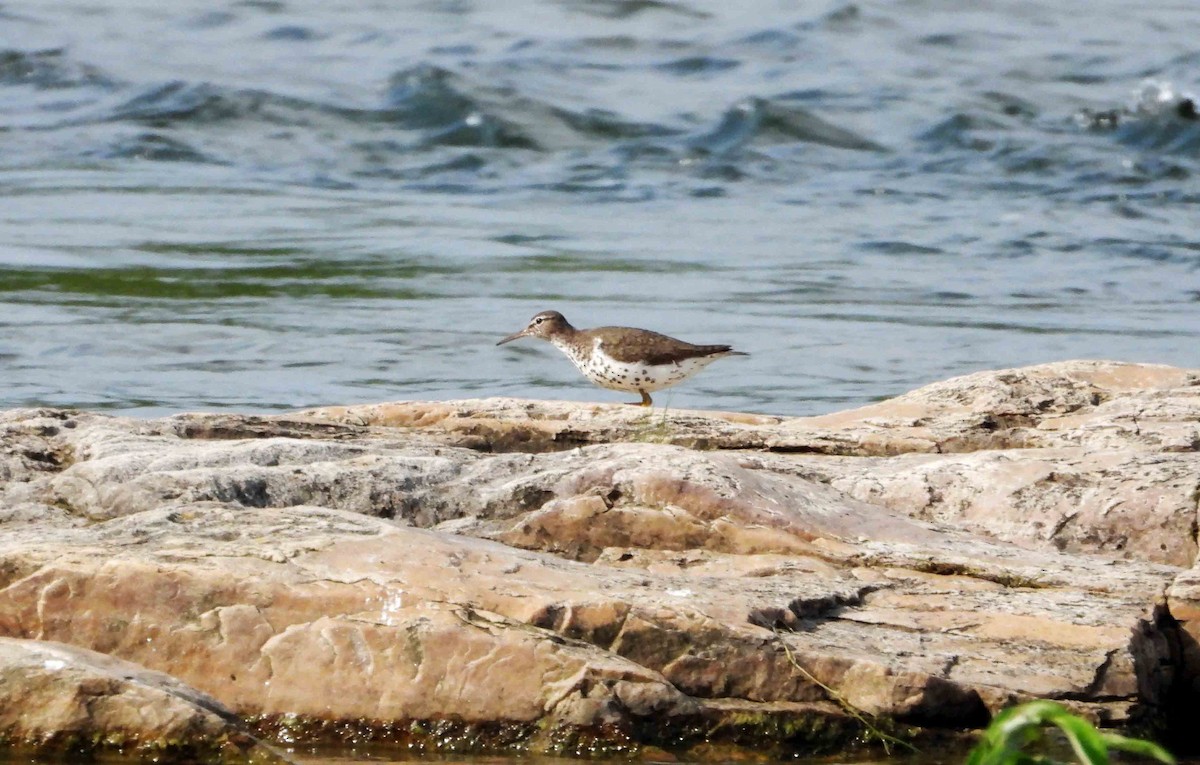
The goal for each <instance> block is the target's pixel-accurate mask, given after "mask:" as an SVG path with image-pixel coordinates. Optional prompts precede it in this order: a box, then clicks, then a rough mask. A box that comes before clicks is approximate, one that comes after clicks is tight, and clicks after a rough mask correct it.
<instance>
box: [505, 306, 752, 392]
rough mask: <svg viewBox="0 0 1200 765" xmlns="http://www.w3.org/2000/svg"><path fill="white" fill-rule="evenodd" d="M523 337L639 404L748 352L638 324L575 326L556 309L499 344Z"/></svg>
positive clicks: (593, 380)
mask: <svg viewBox="0 0 1200 765" xmlns="http://www.w3.org/2000/svg"><path fill="white" fill-rule="evenodd" d="M522 337H537V338H541V339H542V340H546V341H548V342H549V343H550V344H551V345H553V346H554V347H555V348H557V349H559V350H560V351H562V352H563V353H565V354H566V355H567V358H569V359H570V360H571V363H573V364H574V365H575V367H576V368H577V369H578V370H579V371H580V372H582V373H583V376H584V377H586V378H587V379H589V380H591V381H592V382H593V383H595V384H596V385H599V386H600V387H601V388H608V389H609V390H619V391H627V392H629V393H640V394H641V396H642V400H641V401H632V402H630V403H631V404H633V405H635V406H651V405H653V403H654V401H653V400H652V399H651V398H650V394H651V393H652V392H654V391H656V390H662V389H663V388H667V387H670V386H672V385H675V384H676V383H679V382H682V381H684V380H686V379H687V378H689V377H691V376H692V375H694V374H696V373H697V372H699V371H700V370H701V369H703V368H704V367H706V366H708V365H709V364H711V363H712V362H714V361H716V360H717V359H722V358H725V357H726V356H749V355H750V354H748V353H743V352H742V351H735V350H733V348H731V347H730V346H728V345H693V344H691V343H686V342H684V341H683V340H676V339H675V338H673V337H668V336H667V335H663V334H659V333H658V332H651V331H650V330H648V329H637V328H636V327H596V328H595V329H576V328H575V327H573V326H571V323H570V322H569V321H567V319H566V317H565V316H563V315H562V314H561V313H559V312H558V311H542V312H541V313H539V314H537V315H536V316H534V317H533V318H532V319H530V320H529V323H528V324H527V325H526V326H525V329H522V330H521V331H520V332H514V333H513V334H511V335H509V336H508V337H506V338H504V339H503V340H501V341H500V342H498V343H496V345H504V344H505V343H511V342H512V341H513V340H518V339H520V338H522Z"/></svg>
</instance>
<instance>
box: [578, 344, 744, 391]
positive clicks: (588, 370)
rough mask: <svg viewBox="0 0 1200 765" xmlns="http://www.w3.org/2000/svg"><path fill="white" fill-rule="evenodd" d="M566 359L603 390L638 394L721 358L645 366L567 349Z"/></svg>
mask: <svg viewBox="0 0 1200 765" xmlns="http://www.w3.org/2000/svg"><path fill="white" fill-rule="evenodd" d="M561 350H562V351H563V352H564V353H566V354H567V358H569V359H571V362H572V363H573V364H575V366H576V368H578V369H579V371H580V372H582V373H583V376H584V377H586V378H587V379H589V380H591V381H592V382H593V383H595V384H596V385H599V386H600V387H601V388H608V389H610V390H620V391H628V392H630V393H639V392H641V391H646V392H647V393H653V392H654V391H656V390H662V389H663V388H668V387H670V386H672V385H675V384H676V383H679V382H682V381H683V380H686V379H687V378H689V377H691V376H692V375H694V374H696V373H697V372H699V371H700V370H701V369H704V367H706V366H708V365H709V364H711V363H712V362H714V361H716V360H717V359H718V358H720V357H719V356H702V357H698V358H693V359H684V360H683V361H680V362H678V363H674V364H654V365H650V364H642V363H640V362H634V363H629V362H622V361H617V360H616V359H614V358H612V357H611V356H609V355H607V354H605V353H603V352H602V351H600V350H599V349H595V350H593V351H592V354H591V356H590V357H588V358H583V357H580V356H577V355H576V354H574V353H572V352H571V351H570V350H569V349H567V348H562V349H561Z"/></svg>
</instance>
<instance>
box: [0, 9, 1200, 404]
mask: <svg viewBox="0 0 1200 765" xmlns="http://www.w3.org/2000/svg"><path fill="white" fill-rule="evenodd" d="M1198 28H1200V6H1198V5H1196V4H1195V3H1193V2H1190V0H1189V1H1188V2H1175V3H1158V4H1154V5H1147V6H1145V7H1136V8H1135V7H1128V4H1125V3H1118V2H1115V1H1112V0H1103V1H1102V2H1062V3H1030V2H1016V1H1013V2H995V1H993V2H985V3H977V4H973V5H972V7H971V8H970V9H967V10H964V9H961V8H960V5H959V4H958V3H952V2H948V1H940V0H910V1H908V2H883V3H872V4H865V3H864V4H861V5H854V4H847V3H841V2H830V3H819V4H796V3H789V2H776V1H775V0H749V1H748V2H739V3H725V2H692V1H691V0H689V1H687V2H675V1H674V0H557V1H551V0H510V1H509V2H504V3H493V2H483V1H482V0H479V1H472V0H424V1H422V2H410V3H395V2H391V1H390V0H389V1H388V2H383V1H380V2H369V1H367V0H361V1H359V2H349V1H348V0H343V1H342V2H328V1H326V2H315V1H312V0H303V1H302V0H280V1H275V0H242V1H236V2H231V1H230V0H216V1H215V2H214V0H204V1H203V2H201V1H200V0H174V1H173V2H170V3H164V2H162V0H90V1H85V0H77V1H75V2H71V1H67V2H48V1H43V2H34V1H33V0H26V1H25V2H0V106H2V107H3V108H0V303H2V306H0V407H5V408H7V407H11V406H29V405H38V404H51V405H68V406H79V407H87V408H95V409H104V410H111V411H115V412H124V413H133V414H140V415H149V414H163V413H168V412H175V411H180V410H218V409H224V410H239V411H271V410H279V409H289V408H295V407H306V406H313V405H320V404H335V403H336V404H345V403H356V402H370V401H380V400H392V399H400V398H412V399H433V398H447V397H464V396H472V397H474V396H491V395H516V396H528V397H540V398H565V399H577V400H604V401H620V400H623V399H624V395H623V394H618V393H612V392H606V391H600V390H598V389H595V388H593V387H592V386H590V385H589V384H588V383H586V382H584V381H583V380H582V379H581V378H579V377H578V375H577V373H576V372H575V370H574V369H573V368H572V367H571V366H570V364H569V363H568V362H567V360H566V359H565V358H564V357H562V356H561V355H559V354H558V353H557V352H556V351H554V350H553V349H551V348H550V347H549V346H546V345H539V344H536V343H534V342H532V341H525V342H522V343H514V344H512V345H506V346H504V347H502V348H496V347H494V343H495V341H496V340H498V339H499V338H501V337H503V336H504V335H506V334H508V333H510V332H513V331H515V330H517V329H519V328H520V327H522V326H523V325H524V323H525V322H526V321H527V320H528V318H529V317H530V316H532V315H533V314H534V313H536V312H537V311H539V310H543V309H548V308H554V309H557V310H560V311H562V312H563V313H565V314H566V315H567V316H568V318H570V319H571V320H572V321H573V322H574V323H575V324H577V325H578V326H593V325H598V324H632V325H636V326H646V327H650V328H653V329H657V330H659V331H663V332H667V333H669V334H674V335H678V336H681V337H683V338H684V339H689V340H693V341H697V342H725V343H732V344H733V345H734V346H735V347H737V348H739V349H741V350H745V351H749V352H750V353H751V354H752V355H751V356H750V357H749V358H745V359H741V358H738V359H729V360H726V361H722V362H719V363H718V364H716V365H714V366H712V367H710V368H709V369H707V370H705V371H704V372H703V373H701V374H700V375H699V376H698V377H696V378H694V379H693V380H691V381H688V382H686V383H684V384H683V385H681V386H679V387H678V388H675V389H672V390H670V391H664V392H662V393H660V394H659V395H658V396H656V401H657V402H659V403H662V404H667V405H669V406H678V407H684V406H686V407H703V408H722V409H740V410H750V411H763V412H771V413H781V414H807V413H816V412H823V411H830V410H833V409H837V408H842V407H847V406H853V405H859V404H863V403H866V402H869V401H872V400H875V399H878V398H881V397H886V396H890V395H895V394H898V393H901V392H903V391H906V390H908V389H911V388H913V387H916V386H918V385H921V384H924V383H927V382H931V381H935V380H939V379H944V378H946V377H949V376H952V375H955V374H962V373H967V372H971V371H975V370H980V369H989V368H999V367H1007V366H1017V365H1024V364H1033V363H1040V362H1045V361H1052V360H1061V359H1069V358H1111V359H1119V360H1127V361H1147V362H1163V363H1170V364H1177V365H1181V366H1193V367H1195V366H1200V351H1198V349H1200V343H1197V340H1198V338H1200V311H1197V308H1198V307H1200V306H1198V303H1200V236H1198V235H1197V230H1198V229H1197V220H1198V217H1197V213H1198V209H1197V205H1198V203H1200V184H1198V182H1197V179H1198V177H1200V175H1198V172H1200V166H1198V157H1200V122H1198V121H1197V120H1196V119H1194V117H1195V112H1194V109H1193V110H1192V111H1191V112H1190V113H1189V108H1188V104H1189V103H1190V102H1189V101H1187V96H1186V93H1187V91H1188V90H1189V89H1191V88H1195V87H1196V72H1197V65H1198V64H1200V53H1198V52H1197V48H1196V45H1195V30H1196V29H1198Z"/></svg>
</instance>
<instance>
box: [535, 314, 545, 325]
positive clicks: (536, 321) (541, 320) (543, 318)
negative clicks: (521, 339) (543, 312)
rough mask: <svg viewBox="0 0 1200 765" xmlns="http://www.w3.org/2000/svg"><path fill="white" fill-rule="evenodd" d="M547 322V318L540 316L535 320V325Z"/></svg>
mask: <svg viewBox="0 0 1200 765" xmlns="http://www.w3.org/2000/svg"><path fill="white" fill-rule="evenodd" d="M545 320H546V317H545V316H539V317H537V318H536V319H534V320H533V323H534V324H541V323H542V322H543V321H545Z"/></svg>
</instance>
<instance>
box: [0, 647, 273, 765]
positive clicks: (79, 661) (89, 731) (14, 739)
mask: <svg viewBox="0 0 1200 765" xmlns="http://www.w3.org/2000/svg"><path fill="white" fill-rule="evenodd" d="M0 740H3V741H4V742H5V743H6V744H7V745H8V746H9V747H11V748H14V749H17V750H19V751H22V752H25V753H27V754H32V755H34V756H38V757H46V756H52V755H58V756H65V755H69V756H72V757H76V758H77V757H79V756H80V755H81V754H89V755H92V754H96V753H105V752H107V753H112V752H118V753H122V754H136V755H139V756H142V757H148V758H153V759H162V758H169V759H188V760H193V761H195V760H203V761H209V762H227V763H242V762H245V763H286V762H287V760H286V759H284V758H283V757H282V756H280V755H279V754H277V753H276V752H275V751H273V750H272V749H270V748H269V747H267V746H265V745H263V744H262V743H260V742H259V741H258V740H257V739H255V738H254V737H253V736H252V735H250V733H249V731H248V730H247V729H246V726H245V725H244V724H243V723H242V721H241V720H239V719H238V718H237V717H236V716H235V715H234V714H233V713H232V712H230V711H229V710H228V709H226V708H225V707H223V706H221V704H220V702H218V701H217V700H216V699H213V698H212V697H210V696H207V695H205V694H203V693H199V692H197V691H195V690H193V689H191V688H188V687H187V686H185V685H184V684H183V683H180V682H179V681H177V680H175V679H174V678H172V677H171V676H169V675H165V674H163V673H161V672H152V671H149V670H147V669H144V668H142V667H139V666H138V665H136V664H133V663H130V662H127V661H122V660H120V659H115V658H113V657H111V656H105V655H104V654H100V653H96V652H95V651H89V650H86V649H83V648H78V647H75V646H70V645H64V644H62V643H52V642H45V641H40V640H16V639H13V638H0Z"/></svg>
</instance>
